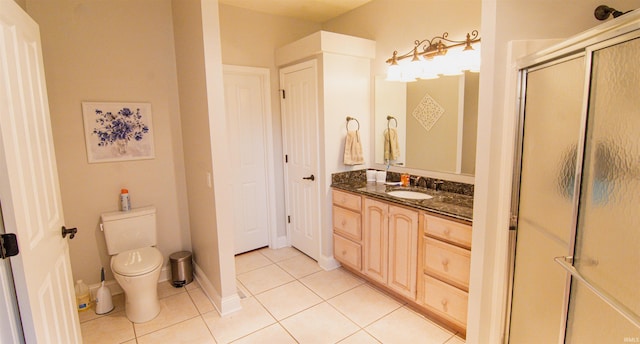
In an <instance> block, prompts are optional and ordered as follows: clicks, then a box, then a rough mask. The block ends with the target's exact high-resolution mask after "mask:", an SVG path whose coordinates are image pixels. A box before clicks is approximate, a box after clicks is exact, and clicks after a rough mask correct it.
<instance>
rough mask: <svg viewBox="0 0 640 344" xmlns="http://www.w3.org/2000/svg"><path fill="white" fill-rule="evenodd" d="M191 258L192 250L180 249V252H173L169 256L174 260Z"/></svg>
mask: <svg viewBox="0 0 640 344" xmlns="http://www.w3.org/2000/svg"><path fill="white" fill-rule="evenodd" d="M190 258H191V252H189V251H180V252H176V253H172V254H171V255H170V256H169V259H171V260H172V261H178V262H179V261H183V260H186V259H190Z"/></svg>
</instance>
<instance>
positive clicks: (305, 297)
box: [80, 248, 464, 344]
mask: <svg viewBox="0 0 640 344" xmlns="http://www.w3.org/2000/svg"><path fill="white" fill-rule="evenodd" d="M236 273H237V279H238V280H237V282H238V288H239V291H240V292H241V295H243V296H244V298H243V299H242V300H241V303H242V310H241V311H239V312H236V313H234V314H231V315H228V316H225V317H220V315H219V314H218V312H217V311H216V310H215V309H214V307H213V305H212V304H211V302H210V301H209V299H208V298H207V297H206V296H205V294H204V293H203V291H202V289H200V287H199V285H198V284H197V282H193V283H190V284H189V285H187V286H186V287H185V288H179V289H176V288H173V287H172V286H171V284H170V283H169V282H163V283H160V284H159V285H158V292H159V295H160V304H161V310H160V314H159V315H158V317H156V318H155V319H153V320H151V321H149V322H147V323H144V324H133V323H131V322H130V321H129V320H127V318H126V316H125V314H124V300H123V296H122V295H116V296H115V297H114V304H115V305H116V308H115V309H114V310H113V311H112V312H110V313H109V314H107V315H102V316H98V315H96V314H95V313H93V311H87V312H83V313H81V314H80V322H81V329H82V337H83V339H84V343H126V344H133V343H140V344H142V343H190V344H192V343H218V344H221V343H267V344H271V343H277V344H279V343H344V344H346V343H402V344H404V343H425V344H430V343H434V344H436V343H437V344H444V343H446V344H463V343H464V340H462V339H460V338H459V337H457V336H456V335H455V333H452V332H450V331H448V330H445V329H443V328H441V327H440V326H438V325H436V324H434V323H433V322H431V321H429V320H428V319H426V318H424V317H423V316H421V315H419V314H417V313H415V312H414V311H412V310H411V309H409V308H407V307H406V306H405V305H403V304H402V303H399V302H397V301H396V300H394V299H392V298H390V297H388V296H387V295H385V294H383V293H382V292H380V291H378V290H377V289H375V288H373V287H372V286H371V285H369V284H368V283H366V282H365V281H364V280H362V279H360V278H358V277H356V276H355V275H353V274H351V273H349V272H347V271H345V270H343V269H336V270H332V271H324V270H322V269H321V268H320V267H319V266H318V264H317V263H316V262H315V261H313V260H312V259H310V258H308V257H307V256H305V255H303V254H302V253H300V252H299V251H297V250H296V249H293V248H284V249H279V250H271V249H268V248H265V249H261V250H257V251H253V252H249V253H245V254H242V255H239V256H237V257H236Z"/></svg>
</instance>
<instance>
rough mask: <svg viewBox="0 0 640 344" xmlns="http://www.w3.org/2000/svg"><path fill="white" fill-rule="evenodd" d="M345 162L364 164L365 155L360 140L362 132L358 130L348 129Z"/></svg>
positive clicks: (348, 163) (347, 163) (346, 163)
mask: <svg viewBox="0 0 640 344" xmlns="http://www.w3.org/2000/svg"><path fill="white" fill-rule="evenodd" d="M344 164H345V165H362V164H364V156H363V155H362V143H361V142H360V133H359V132H358V131H357V130H356V131H347V138H346V140H345V143H344Z"/></svg>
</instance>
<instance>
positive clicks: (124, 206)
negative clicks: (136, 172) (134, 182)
mask: <svg viewBox="0 0 640 344" xmlns="http://www.w3.org/2000/svg"><path fill="white" fill-rule="evenodd" d="M120 210H122V211H129V210H131V198H129V190H127V189H122V190H120Z"/></svg>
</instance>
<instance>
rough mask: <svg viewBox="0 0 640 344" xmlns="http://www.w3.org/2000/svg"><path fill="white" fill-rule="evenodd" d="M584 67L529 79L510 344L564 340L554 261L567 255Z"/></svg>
mask: <svg viewBox="0 0 640 344" xmlns="http://www.w3.org/2000/svg"><path fill="white" fill-rule="evenodd" d="M584 64H585V60H584V58H577V59H573V60H569V61H565V62H562V63H559V64H555V65H552V66H549V67H546V68H543V69H540V70H536V71H532V72H530V73H529V74H528V76H527V89H526V90H527V91H526V103H525V104H526V107H525V119H524V141H523V153H522V154H523V155H522V174H521V187H520V208H519V215H518V217H519V218H518V229H517V246H516V263H515V275H514V288H513V301H512V308H511V309H512V313H511V327H510V335H509V337H510V342H511V343H518V344H520V343H556V342H557V341H558V339H559V338H560V336H561V333H562V331H561V328H560V326H561V321H560V320H561V319H562V317H563V314H564V310H565V300H564V296H565V287H566V283H567V279H566V274H565V272H564V271H563V270H562V269H560V268H559V267H558V266H557V264H556V263H555V262H554V260H553V258H554V257H557V256H566V255H569V254H570V253H569V242H570V234H571V227H572V224H573V220H572V219H573V192H574V189H573V183H574V174H575V166H576V148H577V146H578V141H579V137H580V129H581V125H580V123H581V117H582V116H581V114H582V105H583V101H582V99H583V93H584V75H585V67H584ZM532 324H535V326H532Z"/></svg>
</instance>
